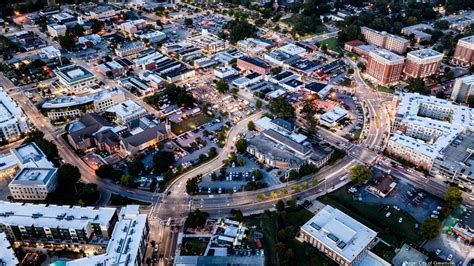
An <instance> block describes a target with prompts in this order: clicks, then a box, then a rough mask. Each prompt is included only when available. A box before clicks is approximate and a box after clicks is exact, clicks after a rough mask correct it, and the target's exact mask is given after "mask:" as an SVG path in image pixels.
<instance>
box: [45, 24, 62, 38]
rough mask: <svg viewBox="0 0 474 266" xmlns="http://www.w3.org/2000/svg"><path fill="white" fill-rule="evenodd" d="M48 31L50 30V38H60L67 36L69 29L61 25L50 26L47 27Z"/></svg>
mask: <svg viewBox="0 0 474 266" xmlns="http://www.w3.org/2000/svg"><path fill="white" fill-rule="evenodd" d="M46 29H47V30H48V34H49V36H51V37H59V36H64V35H66V30H67V27H66V26H65V25H59V24H48V25H46Z"/></svg>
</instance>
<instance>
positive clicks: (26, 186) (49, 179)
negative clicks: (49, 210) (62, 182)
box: [8, 167, 57, 201]
mask: <svg viewBox="0 0 474 266" xmlns="http://www.w3.org/2000/svg"><path fill="white" fill-rule="evenodd" d="M56 171H57V169H56V168H37V167H25V168H22V169H21V170H20V171H19V172H18V173H17V174H16V175H15V177H14V178H13V179H12V181H11V182H10V184H8V189H9V190H10V193H11V195H12V197H13V198H14V199H16V200H28V201H36V200H45V199H46V197H47V196H48V194H49V193H50V192H52V191H53V190H54V189H55V188H56V183H57V182H56V179H57V178H56Z"/></svg>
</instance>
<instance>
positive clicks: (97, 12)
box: [89, 6, 116, 20]
mask: <svg viewBox="0 0 474 266" xmlns="http://www.w3.org/2000/svg"><path fill="white" fill-rule="evenodd" d="M115 15H116V11H115V9H113V8H112V7H111V6H97V7H96V8H94V9H92V10H91V11H89V16H90V18H91V19H98V20H105V19H110V18H112V17H115Z"/></svg>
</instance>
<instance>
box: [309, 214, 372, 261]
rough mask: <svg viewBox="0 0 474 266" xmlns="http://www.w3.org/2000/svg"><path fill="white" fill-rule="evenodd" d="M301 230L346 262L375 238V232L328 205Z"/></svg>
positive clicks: (355, 256)
mask: <svg viewBox="0 0 474 266" xmlns="http://www.w3.org/2000/svg"><path fill="white" fill-rule="evenodd" d="M301 230H303V231H304V232H306V233H307V234H308V235H310V236H311V237H313V238H314V239H317V240H318V241H319V242H321V243H323V244H324V245H325V246H326V247H327V248H329V249H331V250H332V251H333V252H335V253H337V254H338V255H340V256H341V257H343V258H345V259H346V260H347V261H354V259H356V258H357V256H358V255H359V254H360V253H361V252H362V251H364V250H365V249H366V248H367V246H368V245H369V244H370V243H371V242H372V241H373V240H374V239H375V237H376V236H377V232H375V231H373V230H372V229H370V228H368V227H367V226H365V225H363V224H362V223H360V222H359V221H357V220H355V219H354V218H352V217H350V216H349V215H347V214H345V213H343V212H341V211H340V210H338V209H335V208H333V207H331V206H329V205H326V206H325V207H324V208H323V209H321V210H320V211H319V212H318V213H317V214H316V215H315V216H314V217H313V218H311V219H310V220H309V221H308V222H306V223H305V224H304V225H303V226H302V227H301Z"/></svg>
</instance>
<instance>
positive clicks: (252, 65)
mask: <svg viewBox="0 0 474 266" xmlns="http://www.w3.org/2000/svg"><path fill="white" fill-rule="evenodd" d="M237 67H238V68H239V69H241V70H250V71H253V72H255V73H258V74H260V75H267V74H269V73H270V70H271V69H272V68H271V66H270V65H269V64H267V63H266V62H265V61H263V60H261V59H258V58H251V57H247V56H243V57H241V58H239V59H237Z"/></svg>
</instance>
